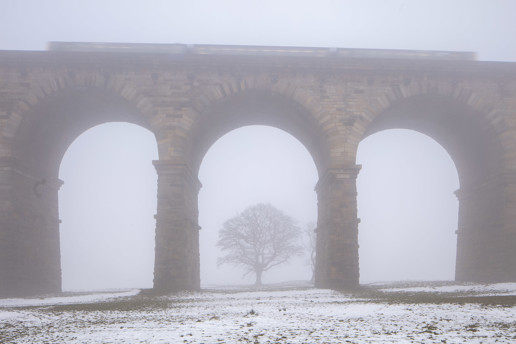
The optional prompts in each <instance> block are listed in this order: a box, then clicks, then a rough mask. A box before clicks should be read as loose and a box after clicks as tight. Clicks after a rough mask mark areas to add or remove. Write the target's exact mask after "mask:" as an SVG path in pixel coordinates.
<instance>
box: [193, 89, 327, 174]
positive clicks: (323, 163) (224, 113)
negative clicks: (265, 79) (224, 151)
mask: <svg viewBox="0 0 516 344" xmlns="http://www.w3.org/2000/svg"><path fill="white" fill-rule="evenodd" d="M247 125H267V126H271V127H275V128H278V129H281V130H283V131H285V132H287V133H289V134H291V135H292V136H294V137H295V138H296V139H298V140H299V141H300V142H301V143H302V144H303V145H304V146H305V147H306V148H307V150H308V151H309V152H310V154H311V156H312V158H313V159H314V162H315V164H316V167H317V170H318V171H319V174H322V173H323V172H324V170H325V169H326V168H327V164H328V156H329V150H328V143H327V136H326V134H325V133H324V132H323V129H322V127H321V126H320V124H319V123H318V121H317V119H316V118H315V116H314V115H313V113H312V112H311V111H310V109H308V108H306V107H305V106H303V105H302V104H301V103H299V102H297V101H296V100H295V99H294V98H292V97H289V96H286V95H284V94H282V93H278V92H276V91H274V90H267V89H247V90H244V91H241V92H235V93H232V94H229V95H226V96H224V97H222V98H220V99H217V100H216V101H213V102H212V103H211V104H210V106H207V107H205V108H204V109H203V112H202V113H201V115H200V118H199V120H198V121H197V123H195V125H194V127H193V128H192V130H191V135H190V136H189V138H190V140H189V142H188V149H187V151H188V152H189V158H190V159H191V160H190V161H191V163H192V171H193V172H194V173H197V171H198V169H199V166H200V164H201V161H202V158H203V157H204V155H205V154H206V152H207V151H208V149H209V148H210V147H211V145H212V144H213V143H215V141H217V140H218V139H219V138H220V137H222V136H223V135H225V134H226V133H228V132H230V131H231V130H234V129H237V128H239V127H243V126H247Z"/></svg>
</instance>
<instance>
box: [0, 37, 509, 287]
mask: <svg viewBox="0 0 516 344" xmlns="http://www.w3.org/2000/svg"><path fill="white" fill-rule="evenodd" d="M70 47H72V48H73V47H74V46H73V45H71V46H68V48H66V46H63V45H61V46H59V45H55V46H54V48H55V50H53V51H45V52H13V51H2V52H0V226H1V227H0V296H2V297H4V296H13V295H30V294H41V293H46V292H55V291H59V290H60V278H61V277H60V274H61V273H60V259H59V216H58V208H57V192H58V189H59V185H60V184H59V183H60V182H59V181H58V178H57V176H58V170H59V164H60V162H61V159H62V156H63V154H64V152H65V151H66V149H67V148H68V146H69V145H70V144H71V142H72V141H73V140H74V139H75V138H77V137H78V136H79V135H80V134H81V133H82V132H83V131H84V130H86V129H89V128H91V127H93V126H95V125H98V124H101V123H105V122H109V121H126V122H131V123H135V124H138V125H141V126H143V127H145V128H148V129H149V130H151V131H152V132H153V133H154V134H155V137H156V142H157V146H158V151H159V161H157V162H156V169H157V172H158V195H157V197H158V209H157V215H156V260H155V278H154V286H155V288H156V290H158V291H161V292H169V291H174V290H185V289H198V288H199V285H200V281H199V247H198V214H197V213H198V210H197V193H198V190H199V188H200V184H199V182H198V180H197V173H198V169H199V165H200V163H201V161H202V158H203V156H204V154H205V153H206V151H207V150H208V148H209V147H210V146H211V145H212V144H213V143H214V142H215V141H216V140H217V139H218V138H219V137H221V136H222V135H224V134H225V133H227V132H229V131H230V130H232V129H236V128H238V127H240V126H244V125H249V124H264V125H271V126H274V127H277V128H280V129H283V130H285V131H287V132H289V133H291V134H292V135H294V136H295V137H296V138H297V139H299V141H300V142H302V143H303V144H304V145H305V146H306V148H307V149H308V150H309V152H310V153H311V154H312V156H313V158H314V161H315V163H316V166H317V169H318V172H319V176H320V181H319V183H318V186H317V193H318V200H319V219H318V229H317V233H318V243H317V250H318V253H317V254H318V261H317V267H316V284H317V286H320V287H330V288H350V287H356V286H357V285H358V281H359V265H358V243H357V237H358V234H357V231H358V223H359V220H358V219H357V209H356V184H355V180H356V176H357V173H358V171H359V167H358V166H356V165H355V155H356V150H357V148H358V144H359V143H360V141H361V140H362V139H363V138H364V137H366V136H367V135H370V134H372V133H374V132H376V131H379V130H383V129H387V128H407V129H414V130H418V131H420V132H422V133H425V134H427V135H429V136H431V137H432V138H434V139H435V140H436V141H438V142H439V143H440V144H441V145H442V146H443V147H444V148H445V149H446V150H447V151H448V152H449V154H450V155H451V157H452V159H453V160H454V162H455V164H456V167H457V170H458V173H459V178H460V184H461V187H460V190H459V191H458V192H457V196H458V198H459V201H460V210H459V225H458V244H457V245H458V250H457V271H456V278H457V279H458V280H462V281H482V282H496V281H516V63H494V62H478V61H474V60H472V59H471V57H472V55H471V54H462V53H456V54H454V53H446V52H440V53H429V52H389V51H357V50H345V49H324V48H277V47H223V46H222V47H220V46H219V47H217V46H182V45H174V46H171V47H169V48H167V47H166V46H160V47H159V49H157V48H156V47H154V48H156V49H157V50H153V48H152V46H145V47H142V46H140V45H129V46H115V47H113V46H111V48H109V46H104V47H103V46H100V47H97V48H98V49H97V48H94V49H93V48H92V46H91V45H87V44H86V45H81V46H80V47H78V46H75V48H74V49H75V50H76V51H72V50H74V49H71V48H70ZM142 49H143V50H142Z"/></svg>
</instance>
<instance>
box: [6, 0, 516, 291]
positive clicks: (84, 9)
mask: <svg viewBox="0 0 516 344" xmlns="http://www.w3.org/2000/svg"><path fill="white" fill-rule="evenodd" d="M0 4H1V5H2V11H0V49H2V50H17V49H21V50H44V49H45V48H46V44H47V42H49V41H72V42H128V43H139V42H142V43H187V44H241V45H280V46H322V47H342V48H374V49H422V50H453V51H473V52H477V57H478V59H480V60H494V61H516V44H514V43H513V42H514V41H516V21H515V20H514V18H515V13H516V2H515V1H512V0H456V1H447V0H421V1H409V0H405V1H402V0H396V1H389V0H376V1H367V0H347V1H346V0H321V1H308V0H307V1H294V0H283V1H282V0H263V1H240V0H233V1H228V0H221V1H164V0H163V1H157V0H155V1H152V0H151V1H128V0H125V1H122V0H103V1H100V0H90V1H69V0H60V1H58V0H47V1H37V0H32V1H31V0H17V1H10V0H0ZM155 159H157V148H156V141H155V138H154V136H153V135H152V133H150V132H149V131H147V130H145V129H143V128H140V127H138V126H135V125H129V124H121V123H111V124H105V125H102V126H99V127H95V128H92V129H90V130H88V131H87V132H85V133H84V134H83V135H81V136H80V137H79V138H77V140H76V141H75V142H74V143H73V144H72V145H71V146H70V148H69V149H68V151H67V152H66V155H65V157H64V159H63V162H62V164H61V169H60V178H61V179H63V181H64V185H63V187H62V189H61V191H60V204H59V207H60V217H61V220H62V224H61V227H60V228H61V260H62V270H63V287H64V289H65V290H76V289H105V288H121V287H151V286H152V278H153V263H154V244H155V243H154V230H155V219H154V214H155V213H156V172H155V170H154V167H153V166H152V163H151V161H152V160H155ZM357 163H358V164H362V170H361V172H360V174H359V177H358V180H357V186H358V206H359V217H360V218H361V223H360V225H359V241H360V242H359V243H360V268H361V280H362V281H363V282H368V281H378V280H407V279H427V280H428V279H453V274H454V267H455V245H456V235H455V230H456V229H457V200H456V198H455V196H454V195H453V191H455V190H456V189H457V188H458V187H459V184H458V179H457V172H456V170H455V166H454V164H453V161H451V159H450V157H449V156H448V154H447V153H446V152H445V151H444V149H443V148H442V147H441V146H440V145H439V144H438V143H437V142H435V141H433V140H432V139H431V138H428V137H426V136H424V135H422V134H419V133H416V132H413V131H405V130H390V131H384V132H380V133H377V134H375V135H372V136H370V137H368V138H366V139H364V140H363V142H362V143H361V145H360V147H359V152H358V157H357ZM199 179H200V181H201V182H202V184H203V188H202V189H201V191H200V194H199V211H200V214H199V222H200V225H201V227H202V229H201V231H200V239H201V244H200V249H201V279H202V283H203V284H204V285H211V284H238V283H252V278H251V277H250V278H248V279H243V278H242V271H240V270H238V269H235V268H232V267H230V266H223V267H217V266H216V259H217V257H218V255H219V254H220V253H218V252H217V249H216V246H215V244H216V241H217V231H218V230H219V229H220V227H221V225H222V223H223V222H224V221H225V220H227V219H228V218H230V217H232V216H235V215H236V214H237V213H238V212H240V211H242V210H244V209H245V208H246V207H248V206H250V205H253V204H255V203H258V202H269V203H271V204H272V205H274V206H276V207H277V208H279V209H281V210H282V211H284V212H285V213H286V214H288V215H290V216H292V217H293V218H294V219H295V220H296V221H297V223H298V225H300V226H301V227H304V226H306V225H307V223H309V222H313V221H316V216H317V200H316V195H315V192H314V186H315V183H316V182H317V179H318V176H317V172H316V169H315V165H314V162H313V160H312V158H311V156H310V155H309V153H308V152H307V150H306V149H305V148H304V147H303V146H302V144H301V143H300V142H299V141H297V140H296V139H295V138H293V137H292V136H290V135H289V134H287V133H285V132H282V131H280V130H278V129H275V128H270V127H260V126H251V127H245V128H241V129H238V130H235V131H232V132H230V133H228V134H227V135H226V136H224V137H222V138H221V139H220V140H219V141H217V142H216V143H215V144H214V145H213V146H212V147H211V149H210V150H209V151H208V153H207V154H206V156H205V158H204V160H203V163H202V165H201V169H200V172H199ZM307 261H308V258H307V257H301V258H299V259H295V260H293V261H292V263H291V265H288V266H284V267H279V268H277V269H276V270H272V271H270V273H266V274H265V275H264V283H273V282H281V281H286V280H300V279H301V280H308V279H309V278H310V277H311V270H310V266H309V265H308V264H307Z"/></svg>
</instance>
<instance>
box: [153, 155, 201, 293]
mask: <svg viewBox="0 0 516 344" xmlns="http://www.w3.org/2000/svg"><path fill="white" fill-rule="evenodd" d="M154 166H155V167H156V171H157V172H158V210H157V214H156V258H155V262H154V290H155V291H156V292H158V293H167V292H174V291H179V290H197V289H200V266H199V264H200V263H199V225H198V210H197V209H198V208H197V198H198V193H199V189H200V187H201V184H200V182H199V181H198V179H197V177H196V176H194V175H193V174H192V172H191V171H190V169H189V167H188V166H187V165H185V164H178V163H174V162H169V161H162V160H158V161H155V162H154Z"/></svg>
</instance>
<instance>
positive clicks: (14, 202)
mask: <svg viewBox="0 0 516 344" xmlns="http://www.w3.org/2000/svg"><path fill="white" fill-rule="evenodd" d="M61 185H62V181H60V180H59V179H56V178H48V177H46V178H43V177H35V175H34V174H30V173H28V172H27V171H26V170H24V169H23V168H22V167H21V166H20V165H19V164H18V163H17V162H16V161H14V160H6V159H3V160H1V161H0V202H1V205H0V252H1V253H0V296H1V297H13V296H31V295H41V294H48V293H56V292H60V291H61V256H60V240H59V215H58V191H59V188H60V186H61Z"/></svg>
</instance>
